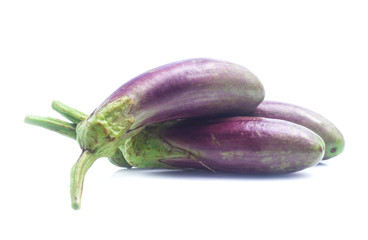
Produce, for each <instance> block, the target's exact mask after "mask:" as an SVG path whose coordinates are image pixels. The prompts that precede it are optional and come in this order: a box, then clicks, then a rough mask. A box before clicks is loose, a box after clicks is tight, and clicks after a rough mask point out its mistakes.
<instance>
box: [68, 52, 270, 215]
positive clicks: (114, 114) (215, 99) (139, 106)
mask: <svg viewBox="0 0 368 240" xmlns="http://www.w3.org/2000/svg"><path fill="white" fill-rule="evenodd" d="M263 99H264V88H263V85H262V84H261V82H260V81H259V80H258V79H257V77H256V76H255V75H253V74H252V73H251V72H249V71H248V70H247V69H246V68H244V67H242V66H240V65H237V64H234V63H230V62H224V61H219V60H212V59H190V60H185V61H180V62H175V63H171V64H168V65H164V66H161V67H158V68H155V69H153V70H150V71H148V72H146V73H144V74H142V75H139V76H138V77H136V78H134V79H132V80H130V81H129V82H127V83H126V84H124V85H122V86H121V87H120V88H118V89H117V90H116V91H115V92H114V93H112V94H111V95H110V96H109V97H108V98H107V99H106V100H105V101H104V102H103V103H102V104H101V105H100V106H99V107H98V108H97V109H96V110H95V111H94V112H93V113H92V114H91V115H89V116H88V117H87V119H85V120H83V121H81V122H80V123H79V124H78V125H77V126H76V139H77V141H78V143H79V145H80V147H81V149H82V154H81V155H80V157H79V159H78V161H77V162H76V163H75V165H74V166H73V168H72V171H71V198H72V207H73V208H74V209H79V207H80V201H81V196H82V189H83V181H84V176H85V174H86V172H87V171H88V169H89V168H90V167H91V165H92V164H93V163H94V161H95V160H96V159H98V158H101V157H112V156H113V155H114V154H116V152H117V149H118V147H119V146H121V145H122V144H123V143H124V142H125V141H126V139H129V138H130V137H132V136H134V135H136V134H137V133H138V132H139V131H141V130H142V129H143V128H144V127H145V126H147V125H150V124H154V123H159V122H165V121H169V120H174V119H185V118H196V117H204V116H207V117H215V116H224V115H241V114H246V113H249V112H251V111H253V110H254V109H255V108H256V107H257V106H258V105H259V104H260V103H261V102H262V101H263Z"/></svg>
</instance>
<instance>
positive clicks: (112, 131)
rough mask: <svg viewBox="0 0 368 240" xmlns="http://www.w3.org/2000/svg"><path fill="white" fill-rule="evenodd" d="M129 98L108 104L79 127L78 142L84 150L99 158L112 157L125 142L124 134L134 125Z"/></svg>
mask: <svg viewBox="0 0 368 240" xmlns="http://www.w3.org/2000/svg"><path fill="white" fill-rule="evenodd" d="M132 105H133V101H132V100H131V99H130V98H128V97H123V98H120V99H118V100H116V101H114V102H111V103H108V104H106V105H104V106H103V107H101V108H100V109H98V110H97V111H95V112H94V113H93V114H92V115H91V116H89V117H88V118H87V119H86V120H84V121H82V122H80V123H79V124H78V125H77V129H76V132H77V141H78V143H79V145H80V146H81V148H82V149H83V150H88V151H90V152H92V153H94V154H96V155H97V156H99V157H110V156H112V155H113V154H114V153H115V152H116V151H117V149H118V147H119V145H121V144H122V143H123V142H124V141H125V140H124V137H123V136H124V134H125V133H126V132H127V131H128V129H129V128H130V126H131V125H132V124H133V123H134V117H133V115H131V114H130V113H129V112H130V109H131V107H132Z"/></svg>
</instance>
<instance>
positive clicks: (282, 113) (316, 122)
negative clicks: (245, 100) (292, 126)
mask: <svg viewBox="0 0 368 240" xmlns="http://www.w3.org/2000/svg"><path fill="white" fill-rule="evenodd" d="M247 115H250V116H254V117H265V118H274V119H282V120H286V121H290V122H293V123H296V124H299V125H302V126H304V127H307V128H309V129H311V130H312V131H314V132H315V133H317V134H318V135H319V136H320V137H321V138H322V139H323V141H324V142H325V144H326V151H325V155H324V157H323V160H326V159H329V158H332V157H335V156H337V155H339V154H340V153H341V152H342V151H343V150H344V145H345V141H344V137H343V135H342V133H341V132H340V131H339V129H337V127H336V126H335V125H334V124H333V123H332V122H330V121H329V120H328V119H326V118H325V117H323V116H321V115H320V114H318V113H316V112H313V111H311V110H309V109H306V108H303V107H299V106H296V105H293V104H289V103H282V102H275V101H263V102H262V103H261V104H259V105H258V107H257V108H256V109H255V111H254V112H252V113H251V114H247Z"/></svg>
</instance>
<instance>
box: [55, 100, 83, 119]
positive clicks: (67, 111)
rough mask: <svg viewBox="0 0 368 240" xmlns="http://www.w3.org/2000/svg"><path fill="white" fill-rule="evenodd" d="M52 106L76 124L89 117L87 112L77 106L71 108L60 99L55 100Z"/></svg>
mask: <svg viewBox="0 0 368 240" xmlns="http://www.w3.org/2000/svg"><path fill="white" fill-rule="evenodd" d="M51 107H52V109H54V110H55V111H56V112H58V113H60V114H61V115H62V116H64V117H65V118H67V119H68V120H70V121H71V122H73V123H74V124H78V123H80V122H81V121H84V120H85V119H87V117H88V115H87V114H85V113H82V112H80V111H78V110H77V109H75V108H71V107H69V106H67V105H65V104H63V103H61V102H59V101H53V102H52V104H51Z"/></svg>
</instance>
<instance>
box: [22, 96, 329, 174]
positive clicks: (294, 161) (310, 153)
mask: <svg viewBox="0 0 368 240" xmlns="http://www.w3.org/2000/svg"><path fill="white" fill-rule="evenodd" d="M52 106H53V108H54V110H56V111H58V112H59V113H61V114H62V115H63V116H65V117H66V118H68V119H69V120H71V121H72V120H73V119H78V120H77V121H76V122H75V123H77V122H78V121H79V120H83V118H85V117H86V115H84V114H82V113H81V112H79V111H76V110H75V109H72V108H68V107H67V106H66V105H64V104H61V103H60V102H54V103H53V105H52ZM27 119H28V120H27V121H28V122H30V123H32V124H36V125H39V126H42V127H44V128H48V129H50V130H53V131H56V132H59V133H61V134H63V135H66V136H69V137H72V138H75V126H76V125H75V123H73V124H74V125H71V123H67V122H64V125H63V121H61V120H58V119H52V118H42V117H33V116H29V117H28V118H27ZM46 123H47V124H46ZM73 132H74V135H73ZM119 149H120V151H118V152H117V153H116V154H115V157H117V159H118V162H120V163H122V162H123V163H125V165H122V166H134V167H139V168H168V169H173V168H174V169H175V168H179V169H186V168H191V169H203V170H209V171H212V172H234V173H248V174H249V173H250V174H254V173H256V174H283V173H290V172H296V171H300V170H303V169H305V168H308V167H311V166H314V165H315V164H317V163H318V162H319V161H320V160H321V159H322V157H323V156H324V152H325V143H324V141H323V139H322V138H321V137H320V136H318V135H317V134H316V133H314V132H313V131H311V130H309V129H307V128H306V127H303V126H301V125H298V124H294V123H292V122H289V121H284V120H277V119H268V118H261V117H249V116H241V117H226V118H215V119H208V118H196V119H189V120H172V121H168V122H163V123H157V124H152V125H149V126H146V127H145V128H144V129H142V131H140V132H139V133H138V134H136V135H134V136H132V137H131V138H130V139H127V140H126V141H125V142H124V143H123V144H122V145H121V146H119ZM122 153H123V154H122ZM110 160H111V159H110Z"/></svg>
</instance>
